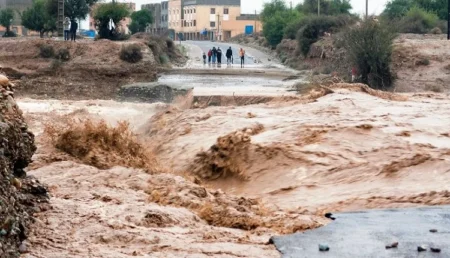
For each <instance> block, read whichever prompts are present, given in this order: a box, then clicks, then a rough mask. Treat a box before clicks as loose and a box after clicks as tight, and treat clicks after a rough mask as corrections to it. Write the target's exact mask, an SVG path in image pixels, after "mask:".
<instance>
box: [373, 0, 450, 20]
mask: <svg viewBox="0 0 450 258" xmlns="http://www.w3.org/2000/svg"><path fill="white" fill-rule="evenodd" d="M449 1H450V0H449ZM367 18H369V0H366V20H367Z"/></svg>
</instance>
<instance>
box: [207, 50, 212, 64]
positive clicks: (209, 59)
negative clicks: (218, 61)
mask: <svg viewBox="0 0 450 258" xmlns="http://www.w3.org/2000/svg"><path fill="white" fill-rule="evenodd" d="M211 58H212V50H211V49H210V50H209V51H208V64H211Z"/></svg>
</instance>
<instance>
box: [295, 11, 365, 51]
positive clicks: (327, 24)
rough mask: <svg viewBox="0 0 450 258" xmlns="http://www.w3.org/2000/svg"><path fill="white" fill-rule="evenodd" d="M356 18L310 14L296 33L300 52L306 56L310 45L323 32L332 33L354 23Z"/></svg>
mask: <svg viewBox="0 0 450 258" xmlns="http://www.w3.org/2000/svg"><path fill="white" fill-rule="evenodd" d="M355 21H356V20H355V19H354V18H352V17H351V16H347V15H342V16H310V17H307V18H306V19H305V20H304V21H303V23H304V25H303V26H302V27H301V29H300V30H299V31H298V33H297V41H298V45H299V49H300V51H301V53H302V54H303V55H304V56H305V57H306V56H307V55H308V53H309V50H310V48H311V45H312V44H314V43H315V42H317V40H319V37H321V36H323V34H324V33H325V32H330V33H334V32H335V31H337V30H338V29H339V28H341V27H343V26H346V25H349V24H351V23H354V22H355Z"/></svg>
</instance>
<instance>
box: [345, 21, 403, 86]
mask: <svg viewBox="0 0 450 258" xmlns="http://www.w3.org/2000/svg"><path fill="white" fill-rule="evenodd" d="M395 37H396V35H395V34H394V33H393V32H392V30H391V29H390V28H389V27H388V26H386V25H383V24H379V23H378V22H375V21H372V20H367V21H364V22H362V24H361V26H356V27H352V28H350V29H349V30H348V31H347V32H346V33H345V34H344V36H343V42H342V43H343V47H344V49H345V53H346V55H347V59H348V61H349V62H350V63H351V64H352V65H354V66H355V67H356V68H357V70H358V72H359V74H360V75H361V81H362V83H365V84H368V85H369V86H370V87H372V88H375V89H382V90H386V89H388V88H389V87H390V86H392V83H393V80H394V77H393V76H392V73H391V70H390V65H391V61H392V45H393V42H394V38H395Z"/></svg>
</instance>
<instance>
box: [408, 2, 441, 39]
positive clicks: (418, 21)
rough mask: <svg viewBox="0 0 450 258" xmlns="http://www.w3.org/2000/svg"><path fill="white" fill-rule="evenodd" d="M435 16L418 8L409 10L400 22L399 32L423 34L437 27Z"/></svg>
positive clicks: (437, 20) (437, 19)
mask: <svg viewBox="0 0 450 258" xmlns="http://www.w3.org/2000/svg"><path fill="white" fill-rule="evenodd" d="M438 22H439V18H438V16H437V15H436V14H434V13H431V12H427V11H426V10H424V9H421V8H419V7H413V8H411V9H410V10H409V11H408V12H407V13H406V16H405V17H403V19H402V20H401V21H400V32H402V33H415V34H425V33H428V32H429V31H430V30H431V29H433V28H434V27H436V26H437V25H438Z"/></svg>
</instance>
